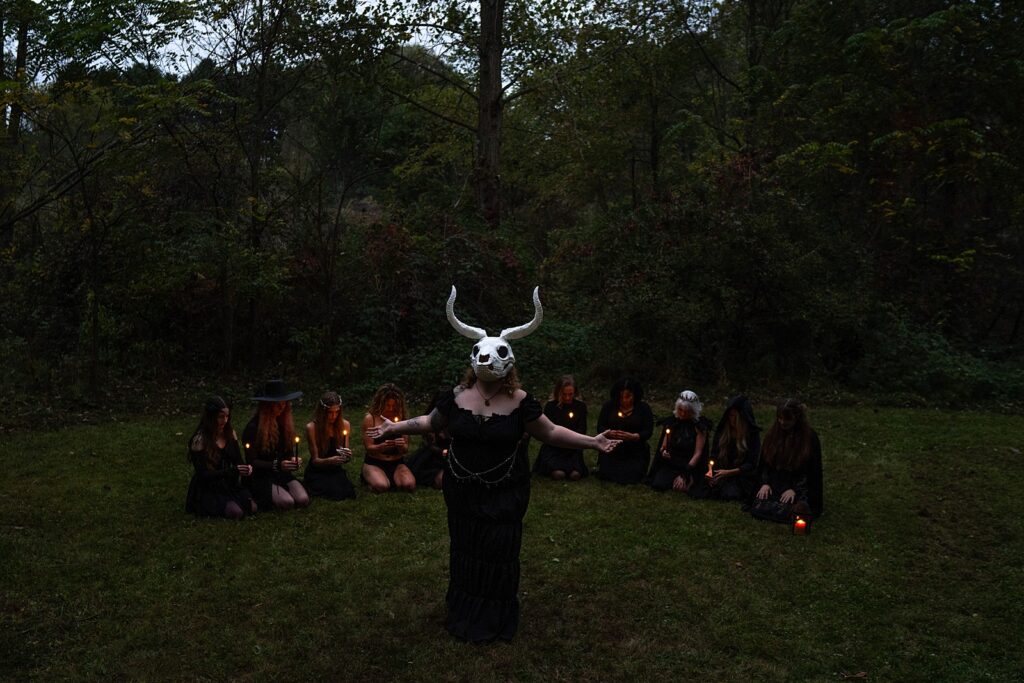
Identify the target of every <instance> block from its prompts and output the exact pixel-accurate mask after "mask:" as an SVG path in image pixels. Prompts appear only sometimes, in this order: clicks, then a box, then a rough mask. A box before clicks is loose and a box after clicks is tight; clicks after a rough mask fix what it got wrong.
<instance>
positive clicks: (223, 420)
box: [217, 408, 231, 433]
mask: <svg viewBox="0 0 1024 683" xmlns="http://www.w3.org/2000/svg"><path fill="white" fill-rule="evenodd" d="M230 417H231V411H230V410H228V409H227V408H222V409H221V411H220V412H219V413H217V432H218V433H220V432H222V431H224V425H226V424H227V423H228V418H230Z"/></svg>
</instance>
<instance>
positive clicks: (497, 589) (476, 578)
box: [442, 472, 530, 643]
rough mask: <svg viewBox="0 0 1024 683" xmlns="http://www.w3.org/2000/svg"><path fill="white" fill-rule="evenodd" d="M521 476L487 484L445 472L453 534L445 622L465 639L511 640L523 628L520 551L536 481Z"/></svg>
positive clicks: (449, 519) (455, 633)
mask: <svg viewBox="0 0 1024 683" xmlns="http://www.w3.org/2000/svg"><path fill="white" fill-rule="evenodd" d="M517 479H518V481H516V482H515V483H511V484H507V485H504V486H499V487H487V486H484V485H481V484H479V483H464V482H459V481H457V480H456V478H455V477H454V476H451V473H450V472H447V473H445V477H444V483H443V487H442V488H443V490H444V500H445V503H446V504H447V506H448V534H449V536H450V537H451V548H450V572H451V574H450V580H449V584H448V594H447V596H446V602H447V603H448V618H447V621H446V624H445V625H446V627H447V629H448V631H449V633H451V634H452V635H453V636H455V637H456V638H459V639H461V640H465V641H468V642H471V643H487V642H491V641H494V640H505V641H510V640H512V638H513V636H515V634H516V630H517V629H518V628H519V598H518V595H517V592H518V590H519V551H520V548H521V547H522V542H523V516H524V515H525V514H526V508H527V506H528V505H529V503H530V479H529V475H528V474H527V475H526V476H524V477H518V478H517Z"/></svg>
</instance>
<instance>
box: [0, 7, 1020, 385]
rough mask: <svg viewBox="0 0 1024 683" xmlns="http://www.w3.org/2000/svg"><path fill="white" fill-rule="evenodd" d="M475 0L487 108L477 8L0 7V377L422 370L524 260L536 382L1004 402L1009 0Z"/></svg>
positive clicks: (1015, 240)
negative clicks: (454, 289) (494, 67)
mask: <svg viewBox="0 0 1024 683" xmlns="http://www.w3.org/2000/svg"><path fill="white" fill-rule="evenodd" d="M482 1H483V3H484V4H485V5H487V9H488V10H489V11H490V12H491V14H488V15H487V16H493V10H495V9H498V10H501V11H500V12H499V13H498V16H499V17H501V18H502V19H503V26H502V29H503V33H502V34H501V37H502V40H503V43H501V45H500V48H501V49H502V50H503V51H502V52H499V53H498V56H499V57H500V58H501V59H502V60H503V61H502V65H501V66H502V69H503V70H502V71H501V73H500V74H499V75H498V76H497V78H500V81H499V83H500V85H501V87H500V88H499V89H498V90H499V91H500V92H499V95H496V97H500V101H499V100H496V101H495V103H494V104H495V106H496V107H499V108H498V109H495V107H492V108H491V110H489V111H485V107H483V106H478V105H479V103H480V102H482V101H483V98H478V97H477V95H478V94H479V93H481V92H482V90H481V88H482V87H484V86H486V84H485V83H483V82H482V79H484V78H488V77H490V78H495V77H496V76H494V75H493V74H491V75H490V76H487V75H486V74H484V73H483V72H482V71H481V70H480V69H479V68H478V67H479V64H478V56H479V55H483V54H484V50H483V49H482V48H481V49H478V45H479V44H480V43H482V41H483V38H482V36H483V34H482V32H481V30H480V26H479V22H478V17H479V16H480V15H479V9H480V3H475V2H464V1H458V0H439V1H436V2H426V1H423V2H415V3H413V2H408V3H402V2H393V3H386V2H379V3H357V2H355V1H354V0H352V1H349V2H344V1H343V2H326V1H324V0H301V1H292V2H284V1H283V0H258V1H257V0H252V1H223V0H191V1H184V0H183V1H173V0H155V1H151V2H139V3H134V4H130V5H129V4H128V3H118V2H110V1H109V0H106V1H104V0H91V1H89V2H76V3H71V4H68V3H65V2H56V1H54V0H43V1H42V2H34V1H31V0H10V1H7V2H2V3H0V33H2V35H3V57H2V60H0V88H2V98H3V99H2V103H0V104H2V111H0V114H2V115H0V120H2V123H3V131H2V133H0V249H2V251H0V371H2V382H3V385H4V386H5V389H6V390H7V391H15V392H20V393H23V394H54V393H63V394H64V395H68V394H69V393H70V394H76V393H77V394H86V393H87V394H90V395H94V394H95V392H96V391H98V390H100V389H102V387H104V386H105V383H107V382H108V381H109V380H110V377H111V371H112V369H115V368H116V369H117V371H118V374H128V375H129V376H134V377H140V378H144V377H159V376H161V375H163V374H166V373H168V372H173V373H181V372H182V371H183V369H185V368H187V369H189V370H186V371H185V372H187V373H189V374H192V375H202V374H207V375H215V374H217V373H224V372H229V371H230V372H236V373H249V374H250V375H252V376H259V375H260V374H265V373H266V372H268V371H270V370H271V369H274V370H281V369H284V370H286V371H287V372H289V373H290V374H291V375H292V376H302V377H319V378H321V379H322V381H323V383H324V384H332V385H334V386H340V387H343V388H344V387H357V388H358V387H363V388H364V389H365V387H368V386H371V385H372V384H373V383H375V382H378V381H380V380H382V379H385V378H387V379H394V380H397V381H400V382H402V383H404V384H405V385H407V386H409V387H410V388H412V389H414V390H416V391H420V392H426V391H430V390H431V389H432V388H433V387H434V386H436V385H437V383H438V382H439V381H441V380H448V379H451V378H453V377H454V376H456V375H457V374H458V371H459V368H460V366H461V365H462V362H461V359H462V358H463V357H464V356H465V355H466V352H467V345H466V343H465V341H464V340H461V339H459V338H457V337H456V336H455V335H454V334H453V333H452V332H451V330H450V329H448V328H447V326H446V323H445V320H444V317H443V307H442V303H443V301H444V300H445V298H446V296H447V293H448V290H449V287H450V286H451V284H452V283H455V284H456V285H458V286H459V290H460V298H459V304H458V306H459V310H460V314H461V315H462V317H463V318H464V319H465V320H466V321H467V322H471V323H473V324H476V325H482V326H485V327H489V328H500V327H501V326H504V325H512V324H519V323H521V322H525V321H526V319H528V317H529V316H530V314H531V310H530V304H529V291H530V289H531V288H532V286H533V285H534V284H536V283H539V284H540V285H541V287H542V297H543V299H544V301H545V304H546V308H547V318H546V322H545V325H544V326H543V327H542V331H541V332H540V333H538V334H537V335H535V336H534V337H531V338H529V339H527V340H524V341H522V342H520V343H519V346H517V352H518V353H520V354H521V356H522V358H524V359H526V358H528V359H529V378H530V380H531V381H530V384H531V385H533V386H534V388H537V389H540V388H543V387H546V386H547V384H548V382H549V381H550V378H551V377H553V375H554V374H556V373H560V372H564V371H572V372H576V373H578V374H580V375H583V376H584V377H587V378H591V379H593V380H594V381H595V382H604V381H606V380H608V379H610V378H612V377H614V376H616V375H618V374H620V373H622V372H623V371H627V372H631V373H634V374H636V375H638V376H640V377H642V378H644V379H645V380H646V381H647V382H649V383H651V384H655V385H661V386H666V387H677V385H680V384H681V383H683V382H684V381H685V382H687V383H689V384H696V385H698V386H702V387H710V386H716V387H722V388H728V389H736V388H744V387H749V386H755V385H756V386H768V387H770V386H776V387H786V388H790V387H793V388H800V387H806V386H808V385H814V386H835V387H842V388H844V389H851V390H854V391H871V392H886V393H914V394H918V395H928V396H932V397H939V396H941V397H945V398H953V397H962V396H969V397H971V398H978V399H985V398H1003V399H1019V398H1021V397H1022V396H1021V392H1022V391H1024V389H1022V387H1024V369H1022V368H1024V363H1022V349H1024V342H1022V336H1024V330H1022V329H1021V327H1022V325H1021V322H1022V317H1024V273H1022V264H1024V258H1022V257H1024V245H1022V242H1021V224H1022V219H1024V191H1022V190H1024V173H1022V169H1021V165H1020V159H1022V158H1024V134H1022V133H1024V126H1022V120H1021V109H1020V106H1019V94H1020V93H1021V92H1024V48H1022V43H1021V41H1020V40H1019V36H1020V35H1021V31H1022V29H1024V26H1022V20H1024V7H1021V6H1020V5H1019V4H1018V3H1004V2H998V1H996V0H982V1H979V2H951V1H939V0H903V1H892V0H858V1H855V2H849V3H827V2H820V1H812V0H745V1H723V2H708V1H706V0H691V1H689V2H681V1H672V0H644V1H643V2H619V1H615V0H602V1H599V2H574V1H572V0H545V1H544V2H528V3H527V2H509V3H506V2H504V0H482ZM484 33H486V32H484ZM491 37H492V38H493V36H491ZM491 85H492V86H493V85H494V84H493V83H491ZM488 92H492V93H493V92H494V88H493V87H492V88H491V89H490V90H488ZM474 98H476V99H477V100H479V101H474ZM499 105H500V106H499ZM488 116H489V117H490V118H489V119H488V118H487V117H488ZM495 135H498V136H499V137H498V139H497V140H495V137H494V136H495ZM496 142H500V166H499V167H498V169H499V171H500V173H499V176H498V177H493V176H489V177H484V176H485V175H486V168H484V166H483V165H482V164H483V162H482V161H481V157H480V149H481V145H491V146H492V147H493V150H494V151H495V153H497V151H498V147H494V144H495V143H496ZM492 161H493V159H492ZM498 183H500V184H498ZM488 192H490V193H492V194H493V193H494V192H497V193H500V196H492V197H490V198H489V199H488V197H487V196H486V195H487V193H488ZM482 195H483V198H481V197H482ZM495 207H500V213H499V214H495V213H494V211H495V210H496V208H495ZM520 348H521V349H522V350H521V351H520ZM357 393H358V390H357Z"/></svg>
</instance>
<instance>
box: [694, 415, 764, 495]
mask: <svg viewBox="0 0 1024 683" xmlns="http://www.w3.org/2000/svg"><path fill="white" fill-rule="evenodd" d="M733 409H735V410H736V411H737V412H738V413H739V415H740V419H742V420H743V421H744V422H746V423H747V435H746V449H745V450H744V451H743V452H740V449H739V447H738V446H737V444H736V442H735V441H733V442H731V443H729V445H728V447H727V448H726V449H725V451H724V452H723V450H722V449H721V448H720V447H719V444H720V443H721V441H722V435H723V434H724V433H725V432H726V431H727V430H728V429H729V411H730V410H733ZM711 458H712V459H713V460H714V461H715V469H716V470H717V469H730V470H731V469H736V468H739V474H735V475H733V476H731V477H727V478H725V479H723V480H721V481H720V482H719V483H718V484H717V485H715V486H711V485H710V484H708V485H707V486H705V487H704V489H703V493H704V494H705V497H707V498H714V499H716V500H734V501H741V502H743V501H749V500H750V499H751V498H752V497H753V496H754V493H755V491H756V490H757V486H758V483H757V468H758V466H759V464H760V462H761V430H760V428H759V427H758V426H757V420H756V418H755V417H754V408H753V406H751V405H750V401H749V400H747V398H746V397H745V396H734V397H733V398H731V399H729V402H728V403H727V404H726V406H725V412H723V413H722V419H721V420H719V421H718V427H716V428H715V438H714V441H713V442H712V443H711Z"/></svg>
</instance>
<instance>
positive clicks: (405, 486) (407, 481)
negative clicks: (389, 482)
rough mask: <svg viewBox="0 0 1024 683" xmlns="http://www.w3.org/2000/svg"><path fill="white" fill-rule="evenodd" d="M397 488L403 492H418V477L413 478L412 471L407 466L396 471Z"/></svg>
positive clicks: (402, 466)
mask: <svg viewBox="0 0 1024 683" xmlns="http://www.w3.org/2000/svg"><path fill="white" fill-rule="evenodd" d="M395 487H396V488H398V489H401V490H402V491H415V490H416V477H414V476H412V471H410V470H409V468H408V467H406V466H405V465H401V466H399V467H398V469H397V470H395Z"/></svg>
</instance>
